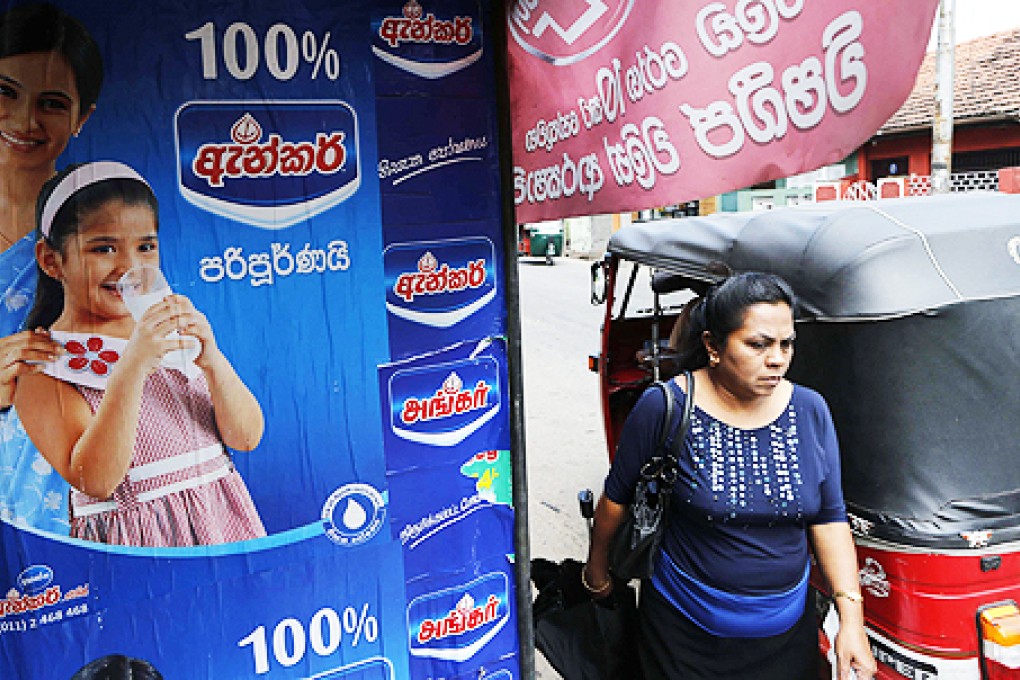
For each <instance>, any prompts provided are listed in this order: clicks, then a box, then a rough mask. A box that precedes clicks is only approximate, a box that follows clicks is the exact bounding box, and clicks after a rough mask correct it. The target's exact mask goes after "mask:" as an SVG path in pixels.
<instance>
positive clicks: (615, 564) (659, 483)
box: [609, 371, 694, 580]
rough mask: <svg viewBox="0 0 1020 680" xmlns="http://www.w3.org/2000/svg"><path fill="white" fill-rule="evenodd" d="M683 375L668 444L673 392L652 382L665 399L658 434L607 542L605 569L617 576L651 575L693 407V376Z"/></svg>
mask: <svg viewBox="0 0 1020 680" xmlns="http://www.w3.org/2000/svg"><path fill="white" fill-rule="evenodd" d="M683 375H684V377H685V378H686V379H687V398H686V399H684V410H683V415H682V416H681V418H680V427H679V428H677V431H676V435H675V436H674V437H673V445H672V447H667V446H666V442H667V441H668V440H669V426H670V423H671V422H672V420H673V409H674V401H673V394H672V391H671V390H670V388H669V385H667V384H665V383H656V385H657V386H658V387H659V389H660V390H662V395H663V397H664V398H665V399H666V412H665V416H664V417H663V422H662V434H661V435H660V436H659V443H658V445H657V446H656V450H655V453H654V454H653V455H652V457H651V458H649V459H648V461H647V462H646V463H645V464H644V465H643V466H642V467H641V477H640V478H639V479H638V483H637V487H636V488H635V490H634V500H633V502H632V503H631V504H630V506H629V507H628V508H627V512H626V514H625V515H624V518H623V521H622V522H621V524H620V526H619V528H618V529H617V530H616V534H615V535H614V536H613V540H612V541H611V542H610V544H609V569H610V571H612V573H613V574H614V575H616V576H617V577H619V578H623V579H627V580H630V579H644V578H648V577H649V576H651V575H652V571H653V568H654V561H655V556H656V554H657V553H658V552H659V544H660V543H661V542H662V534H663V532H664V531H665V529H666V516H667V514H668V513H669V503H670V498H671V496H672V492H673V484H674V483H675V482H676V478H677V474H678V462H677V461H678V457H679V453H680V452H681V451H683V445H684V438H685V437H686V436H687V428H688V427H689V425H690V422H691V412H692V411H693V409H694V378H693V377H692V376H691V372H690V371H684V373H683Z"/></svg>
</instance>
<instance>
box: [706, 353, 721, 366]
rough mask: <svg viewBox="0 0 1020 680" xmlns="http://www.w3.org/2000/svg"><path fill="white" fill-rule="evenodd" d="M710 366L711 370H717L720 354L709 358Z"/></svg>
mask: <svg viewBox="0 0 1020 680" xmlns="http://www.w3.org/2000/svg"><path fill="white" fill-rule="evenodd" d="M708 365H709V367H710V368H715V367H716V366H718V365H719V355H718V354H712V355H710V356H709V357H708Z"/></svg>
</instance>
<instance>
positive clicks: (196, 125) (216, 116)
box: [174, 101, 361, 229]
mask: <svg viewBox="0 0 1020 680" xmlns="http://www.w3.org/2000/svg"><path fill="white" fill-rule="evenodd" d="M174 128H175V135H176V140H177V174H178V185H179V187H180V192H181V195H182V196H184V198H186V199H187V200H188V201H190V202H191V203H193V204H195V205H197V206H198V207H200V208H202V209H204V210H207V211H209V212H211V213H214V214H217V215H222V216H224V217H229V218H231V219H234V220H237V221H239V222H245V223H247V224H251V225H254V226H257V227H262V228H265V229H280V228H283V227H287V226H290V225H291V224H294V223H295V222H298V221H300V220H304V219H308V218H309V217H312V216H313V215H316V214H318V213H321V212H323V211H324V210H327V209H329V208H331V207H333V206H335V205H337V204H339V203H341V202H343V201H345V200H346V199H348V198H349V197H351V196H352V195H353V194H354V193H355V192H356V191H357V189H358V187H359V185H360V183H361V170H360V154H359V149H358V121H357V116H356V114H355V112H354V110H353V109H352V108H351V107H349V106H348V105H347V104H345V103H344V102H341V101H306V102H272V101H252V102H189V103H187V104H185V105H184V106H182V107H181V108H180V109H178V111H177V115H176V117H175V120H174Z"/></svg>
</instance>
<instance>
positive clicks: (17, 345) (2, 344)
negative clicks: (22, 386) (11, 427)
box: [0, 328, 64, 408]
mask: <svg viewBox="0 0 1020 680" xmlns="http://www.w3.org/2000/svg"><path fill="white" fill-rule="evenodd" d="M63 352H64V348H63V347H62V346H61V344H60V343H59V342H57V341H56V340H53V339H52V338H51V337H50V333H49V331H47V330H46V329H44V328H37V329H35V330H33V331H21V332H20V333H15V334H14V335H8V336H7V337H5V338H0V408H7V407H8V406H10V405H11V404H13V403H14V390H15V388H16V387H17V380H18V378H19V377H20V376H23V375H30V374H32V373H38V372H40V371H41V370H42V366H41V365H40V363H44V362H49V361H53V360H54V359H56V358H57V356H58V355H59V354H62V353H63ZM29 362H32V363H29ZM37 362H38V363H37Z"/></svg>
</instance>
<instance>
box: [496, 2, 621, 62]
mask: <svg viewBox="0 0 1020 680" xmlns="http://www.w3.org/2000/svg"><path fill="white" fill-rule="evenodd" d="M633 9H634V0H579V1H577V2H550V0H516V1H515V2H514V4H513V9H512V11H511V12H510V17H509V19H508V28H509V30H510V35H512V36H513V38H514V40H516V41H517V44H518V45H520V46H521V47H522V48H523V49H524V50H526V51H527V52H528V53H530V54H533V55H534V56H536V57H538V58H539V59H542V60H544V61H547V62H549V63H550V64H553V65H554V66H569V65H571V64H576V63H577V62H579V61H581V60H582V59H585V58H587V57H590V56H591V55H593V54H595V53H596V52H598V51H599V50H600V49H602V48H603V47H605V46H606V45H607V44H608V43H609V42H610V41H611V40H612V39H613V38H615V37H616V34H617V33H619V32H620V29H621V28H623V25H624V23H626V21H627V18H628V17H629V16H630V13H631V11H632V10H633Z"/></svg>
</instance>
